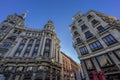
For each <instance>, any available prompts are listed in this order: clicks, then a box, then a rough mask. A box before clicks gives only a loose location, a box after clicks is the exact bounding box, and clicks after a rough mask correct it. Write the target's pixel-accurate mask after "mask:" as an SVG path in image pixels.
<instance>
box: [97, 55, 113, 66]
mask: <svg viewBox="0 0 120 80" xmlns="http://www.w3.org/2000/svg"><path fill="white" fill-rule="evenodd" d="M96 59H97V61H98V63H99V65H100V66H101V67H106V66H111V65H113V63H112V61H111V59H110V58H109V57H108V55H107V54H104V55H100V56H97V57H96Z"/></svg>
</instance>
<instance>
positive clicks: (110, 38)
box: [102, 34, 117, 46]
mask: <svg viewBox="0 0 120 80" xmlns="http://www.w3.org/2000/svg"><path fill="white" fill-rule="evenodd" d="M102 39H103V41H104V42H105V43H106V44H107V45H108V46H109V45H112V44H114V43H117V40H116V39H115V38H114V37H113V36H112V35H111V34H109V35H107V36H105V37H104V38H102Z"/></svg>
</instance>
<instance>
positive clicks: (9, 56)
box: [0, 13, 62, 80]
mask: <svg viewBox="0 0 120 80" xmlns="http://www.w3.org/2000/svg"><path fill="white" fill-rule="evenodd" d="M25 17H26V13H23V14H21V15H18V14H12V15H8V16H7V18H6V20H4V21H3V22H1V23H0V76H1V77H2V78H4V80H61V75H62V74H61V57H60V55H61V54H60V40H59V38H58V37H57V35H56V33H55V31H54V30H55V26H54V23H53V22H52V21H51V20H49V21H48V22H47V23H46V24H45V26H44V29H43V30H35V29H30V28H27V27H26V26H25V24H24V21H25Z"/></svg>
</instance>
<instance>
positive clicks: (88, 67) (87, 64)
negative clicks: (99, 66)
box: [85, 59, 95, 70]
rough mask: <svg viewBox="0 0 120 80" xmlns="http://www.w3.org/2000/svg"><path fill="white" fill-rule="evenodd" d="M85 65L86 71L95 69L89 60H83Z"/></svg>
mask: <svg viewBox="0 0 120 80" xmlns="http://www.w3.org/2000/svg"><path fill="white" fill-rule="evenodd" d="M85 65H86V67H87V70H92V69H95V68H94V65H93V63H92V61H91V59H86V60H85Z"/></svg>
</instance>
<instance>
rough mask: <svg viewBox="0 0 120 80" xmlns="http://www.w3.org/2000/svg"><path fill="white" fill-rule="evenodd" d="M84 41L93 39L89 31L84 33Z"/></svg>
mask: <svg viewBox="0 0 120 80" xmlns="http://www.w3.org/2000/svg"><path fill="white" fill-rule="evenodd" d="M85 37H86V39H89V38H91V37H93V34H92V33H91V32H90V31H87V32H85Z"/></svg>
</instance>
